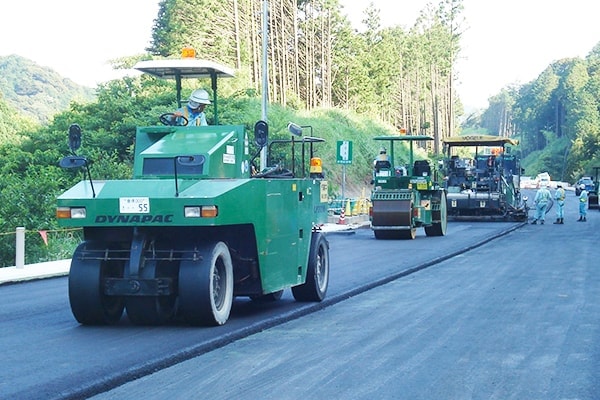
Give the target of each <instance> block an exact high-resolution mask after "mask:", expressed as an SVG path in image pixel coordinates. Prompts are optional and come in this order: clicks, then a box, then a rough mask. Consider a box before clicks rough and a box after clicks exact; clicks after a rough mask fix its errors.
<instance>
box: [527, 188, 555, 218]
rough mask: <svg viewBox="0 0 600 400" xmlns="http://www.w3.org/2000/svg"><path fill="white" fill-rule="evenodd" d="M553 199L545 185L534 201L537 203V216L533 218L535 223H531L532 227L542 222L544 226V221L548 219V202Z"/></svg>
mask: <svg viewBox="0 0 600 400" xmlns="http://www.w3.org/2000/svg"><path fill="white" fill-rule="evenodd" d="M551 198H552V194H551V193H550V191H549V190H548V188H547V187H546V185H545V183H543V184H542V186H541V187H540V188H539V190H538V191H537V193H536V194H535V199H534V200H533V202H534V203H535V215H534V217H533V221H531V224H532V225H535V224H537V221H540V224H542V225H544V220H545V219H546V209H547V208H548V202H549V201H550V199H551Z"/></svg>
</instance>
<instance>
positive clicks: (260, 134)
mask: <svg viewBox="0 0 600 400" xmlns="http://www.w3.org/2000/svg"><path fill="white" fill-rule="evenodd" d="M268 140H269V125H268V124H267V123H266V122H265V121H258V122H257V123H256V124H254V143H256V145H257V146H258V147H260V148H261V149H262V148H263V147H265V146H266V145H267V142H268Z"/></svg>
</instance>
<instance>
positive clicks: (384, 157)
mask: <svg viewBox="0 0 600 400" xmlns="http://www.w3.org/2000/svg"><path fill="white" fill-rule="evenodd" d="M377 161H390V156H388V155H387V150H386V149H385V147H382V148H380V149H379V154H377V157H375V161H373V167H374V166H375V164H377Z"/></svg>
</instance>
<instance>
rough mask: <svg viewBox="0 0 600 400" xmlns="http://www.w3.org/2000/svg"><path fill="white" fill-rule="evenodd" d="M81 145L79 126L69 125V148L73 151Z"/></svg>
mask: <svg viewBox="0 0 600 400" xmlns="http://www.w3.org/2000/svg"><path fill="white" fill-rule="evenodd" d="M79 147H81V127H80V126H79V125H77V124H71V126H69V148H70V149H71V152H73V153H75V151H76V150H77V149H79Z"/></svg>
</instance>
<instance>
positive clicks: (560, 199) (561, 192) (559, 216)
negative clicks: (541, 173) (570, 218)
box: [554, 183, 566, 224]
mask: <svg viewBox="0 0 600 400" xmlns="http://www.w3.org/2000/svg"><path fill="white" fill-rule="evenodd" d="M565 194H566V192H565V189H563V187H562V185H561V184H560V183H559V184H557V185H556V191H555V192H554V200H556V222H554V223H555V224H564V223H565V218H564V217H565Z"/></svg>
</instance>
